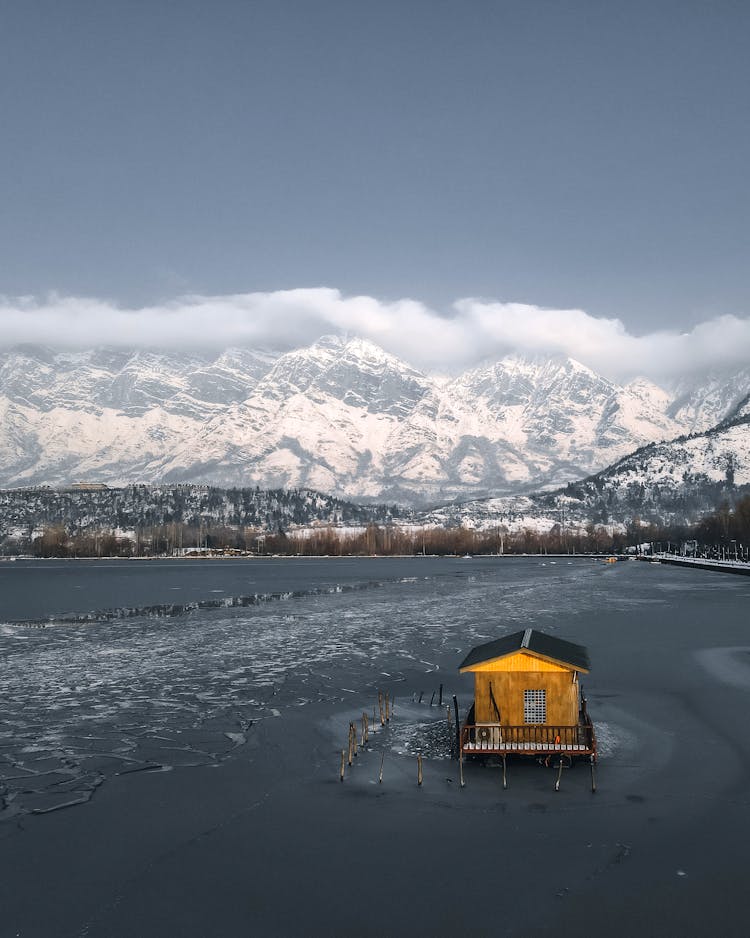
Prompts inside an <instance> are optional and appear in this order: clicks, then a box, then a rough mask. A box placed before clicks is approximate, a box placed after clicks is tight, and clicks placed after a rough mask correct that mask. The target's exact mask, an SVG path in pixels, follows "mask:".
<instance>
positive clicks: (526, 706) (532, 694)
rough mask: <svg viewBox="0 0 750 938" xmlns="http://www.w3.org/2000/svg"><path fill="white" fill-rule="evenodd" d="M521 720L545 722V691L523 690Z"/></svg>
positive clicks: (525, 721)
mask: <svg viewBox="0 0 750 938" xmlns="http://www.w3.org/2000/svg"><path fill="white" fill-rule="evenodd" d="M523 722H524V723H546V722H547V691H546V690H536V689H535V690H525V691H524V692H523Z"/></svg>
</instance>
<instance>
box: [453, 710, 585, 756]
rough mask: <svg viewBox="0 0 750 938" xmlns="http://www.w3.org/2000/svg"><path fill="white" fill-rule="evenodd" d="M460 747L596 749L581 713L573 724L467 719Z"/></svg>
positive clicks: (488, 749) (486, 749) (489, 749)
mask: <svg viewBox="0 0 750 938" xmlns="http://www.w3.org/2000/svg"><path fill="white" fill-rule="evenodd" d="M461 748H462V749H464V750H467V751H474V752H509V751H515V752H523V751H539V752H544V751H549V752H555V751H573V752H596V740H595V737H594V729H593V726H592V725H591V721H590V719H588V717H587V716H584V718H583V722H582V723H580V724H578V725H577V726H548V725H546V724H545V725H539V724H535V723H527V724H524V725H523V726H505V725H503V724H501V723H467V724H464V726H463V727H462V728H461Z"/></svg>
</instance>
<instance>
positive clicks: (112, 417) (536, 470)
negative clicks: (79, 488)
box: [0, 337, 750, 501]
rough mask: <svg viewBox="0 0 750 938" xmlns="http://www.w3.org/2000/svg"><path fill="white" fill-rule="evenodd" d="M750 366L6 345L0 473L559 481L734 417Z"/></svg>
mask: <svg viewBox="0 0 750 938" xmlns="http://www.w3.org/2000/svg"><path fill="white" fill-rule="evenodd" d="M748 393H750V369H747V370H746V371H744V372H738V373H737V374H734V375H731V376H729V377H728V378H727V379H726V381H725V383H724V384H723V385H722V383H721V381H720V379H719V377H718V376H716V375H712V376H708V377H707V378H706V379H705V381H704V382H703V383H702V384H701V383H700V382H696V383H695V384H693V385H691V386H690V387H687V386H684V387H681V388H678V389H676V390H675V391H669V390H666V389H663V388H659V387H657V386H656V385H654V384H653V383H651V382H649V381H647V380H645V379H639V380H636V381H633V382H631V383H630V384H628V385H625V386H621V385H617V384H615V383H613V382H611V381H609V380H607V379H605V378H603V377H602V376H600V375H597V374H595V373H594V372H592V371H591V370H590V369H588V368H586V367H584V366H583V365H581V364H579V363H578V362H575V361H572V360H570V359H547V358H536V359H534V358H521V357H517V356H511V357H507V358H504V359H503V360H502V361H499V362H492V363H489V364H486V365H483V366H481V367H477V368H474V369H471V370H470V371H467V372H465V373H464V374H462V375H459V376H458V377H455V378H453V379H451V380H445V379H438V378H436V377H434V376H431V375H427V374H424V373H422V372H420V371H418V370H416V369H414V368H412V367H411V366H409V365H408V364H406V363H405V362H402V361H400V360H399V359H397V358H395V357H394V356H392V355H390V354H388V353H387V352H384V351H383V350H382V349H380V348H378V347H377V346H376V345H374V344H373V343H371V342H368V341H363V340H361V339H343V338H338V337H325V338H323V339H321V340H319V341H318V342H316V343H315V344H314V345H312V346H310V347H309V348H303V349H298V350H296V351H292V352H288V353H285V354H279V353H274V352H272V351H268V350H261V351H257V350H256V351H252V350H248V349H230V350H227V351H225V352H223V353H222V354H220V355H212V354H209V353H205V354H198V353H195V352H190V353H188V352H182V353H178V352H173V351H172V352H166V351H156V350H152V351H147V350H140V351H135V350H126V349H113V348H99V349H93V350H87V351H79V352H60V351H55V350H51V349H47V348H43V347H37V346H24V347H17V348H14V349H9V350H5V351H0V486H6V487H7V486H19V485H28V484H41V483H47V484H53V485H54V484H65V483H69V482H71V481H74V480H81V479H86V480H97V481H103V482H108V483H110V484H127V483H132V482H161V481H165V482H179V481H195V482H210V483H214V484H218V485H225V486H233V485H244V486H249V485H259V486H261V487H309V488H315V489H318V490H321V491H326V492H330V493H335V494H337V495H341V496H346V497H350V498H352V497H353V498H371V499H380V500H382V499H394V500H401V501H420V500H421V501H426V500H432V501H437V500H441V499H444V500H447V499H450V498H456V497H464V498H465V497H467V496H471V495H472V494H477V495H479V494H489V493H511V492H517V491H531V490H533V489H538V488H539V487H545V486H546V487H551V486H554V485H560V484H564V483H566V482H568V481H570V480H571V479H576V478H581V477H583V476H586V475H589V474H591V473H592V472H596V471H597V470H599V469H601V468H602V467H603V466H606V465H609V464H610V463H612V462H614V461H616V460H617V459H619V458H621V457H623V456H624V455H626V454H627V453H630V452H632V451H633V450H635V449H637V448H638V447H641V446H644V445H647V444H649V443H653V442H660V441H664V440H669V439H674V438H675V437H678V436H679V435H680V434H685V433H686V432H692V431H694V430H695V429H696V427H700V429H705V427H703V426H702V424H703V423H705V422H706V421H709V420H710V421H713V423H717V422H718V421H720V420H722V419H724V418H726V417H727V416H729V415H731V414H732V413H735V412H736V411H737V408H738V407H739V406H741V402H742V400H743V399H744V398H745V397H746V396H747V394H748Z"/></svg>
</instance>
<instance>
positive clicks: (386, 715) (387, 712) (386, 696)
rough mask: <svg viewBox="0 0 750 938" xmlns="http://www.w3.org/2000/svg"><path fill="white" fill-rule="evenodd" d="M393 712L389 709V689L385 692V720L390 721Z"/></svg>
mask: <svg viewBox="0 0 750 938" xmlns="http://www.w3.org/2000/svg"><path fill="white" fill-rule="evenodd" d="M390 720H391V712H390V710H389V709H388V691H386V692H385V722H386V723H390Z"/></svg>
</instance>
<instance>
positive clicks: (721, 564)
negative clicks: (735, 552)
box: [638, 554, 750, 576]
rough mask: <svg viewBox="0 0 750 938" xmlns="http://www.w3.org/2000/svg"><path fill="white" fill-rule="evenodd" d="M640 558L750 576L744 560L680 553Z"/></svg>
mask: <svg viewBox="0 0 750 938" xmlns="http://www.w3.org/2000/svg"><path fill="white" fill-rule="evenodd" d="M638 559H639V560H645V561H647V562H653V561H655V560H658V561H659V563H668V564H672V566H675V567H697V568H698V569H699V570H713V571H714V572H716V573H738V574H740V576H750V563H747V562H746V561H744V560H710V559H709V558H708V557H680V556H679V554H652V555H650V556H643V557H639V558H638Z"/></svg>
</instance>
